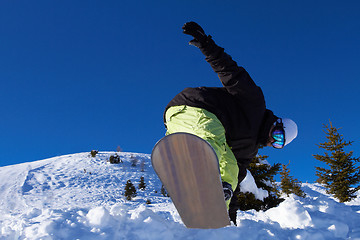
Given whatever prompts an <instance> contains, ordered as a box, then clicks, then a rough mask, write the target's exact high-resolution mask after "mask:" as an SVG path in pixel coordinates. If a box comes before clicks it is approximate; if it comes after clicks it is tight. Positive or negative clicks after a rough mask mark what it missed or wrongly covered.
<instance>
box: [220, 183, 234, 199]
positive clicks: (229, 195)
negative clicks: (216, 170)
mask: <svg viewBox="0 0 360 240" xmlns="http://www.w3.org/2000/svg"><path fill="white" fill-rule="evenodd" d="M222 186H223V190H224V198H225V201H227V200H230V199H231V198H232V196H233V194H234V192H233V190H232V188H231V184H230V183H227V182H222Z"/></svg>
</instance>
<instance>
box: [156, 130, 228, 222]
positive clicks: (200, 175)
mask: <svg viewBox="0 0 360 240" xmlns="http://www.w3.org/2000/svg"><path fill="white" fill-rule="evenodd" d="M151 162H152V165H153V167H154V170H155V172H156V173H157V175H158V176H159V178H160V180H161V182H162V183H163V185H164V187H165V188H166V190H167V192H168V194H169V196H170V198H171V199H172V201H173V203H174V205H175V207H176V209H177V211H178V212H179V215H180V217H181V219H182V221H183V222H184V224H185V225H186V227H188V228H202V229H209V228H221V227H225V226H228V225H230V221H229V217H228V214H227V208H226V204H225V201H224V193H223V190H222V184H221V179H220V172H219V164H218V159H217V156H216V153H215V151H214V149H213V148H212V147H211V145H210V144H209V143H208V142H206V141H205V140H203V139H201V138H199V137H197V136H195V135H192V134H189V133H175V134H171V135H168V136H165V137H164V138H162V139H161V140H160V141H159V142H158V143H157V144H156V145H155V147H154V149H153V151H152V154H151Z"/></svg>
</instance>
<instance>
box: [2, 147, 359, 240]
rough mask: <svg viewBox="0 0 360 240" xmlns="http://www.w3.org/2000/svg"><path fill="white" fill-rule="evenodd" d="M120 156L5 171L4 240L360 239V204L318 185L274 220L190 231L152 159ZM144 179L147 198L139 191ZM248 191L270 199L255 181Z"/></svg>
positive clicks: (289, 201) (243, 219)
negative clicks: (127, 190)
mask: <svg viewBox="0 0 360 240" xmlns="http://www.w3.org/2000/svg"><path fill="white" fill-rule="evenodd" d="M112 154H115V153H114V152H100V153H98V155H97V156H96V157H95V158H92V157H90V154H89V153H78V154H71V155H65V156H59V157H54V158H50V159H45V160H41V161H36V162H30V163H23V164H18V165H11V166H6V167H1V168H0V239H6V240H7V239H134V240H136V239H217V240H218V239H226V240H231V239H311V240H313V239H315V240H320V239H324V240H325V239H326V240H327V239H360V224H359V222H360V215H359V214H360V197H358V198H357V199H355V200H353V201H352V202H350V203H346V204H344V203H339V202H338V201H337V200H336V199H334V198H332V197H331V196H329V195H328V194H326V191H325V189H324V188H323V187H322V186H321V185H318V184H311V183H304V184H302V189H303V191H305V193H306V195H307V196H306V197H305V198H300V197H297V196H295V195H290V196H289V197H286V200H285V201H284V202H282V203H281V204H280V205H279V206H278V207H276V208H272V209H270V210H268V211H266V212H262V211H260V212H256V211H254V210H250V211H245V212H241V211H239V212H238V218H237V223H238V226H229V227H225V228H222V229H209V230H201V229H187V228H186V227H185V226H184V225H183V223H182V221H181V218H180V216H179V215H178V213H177V211H176V209H175V207H174V205H173V204H172V202H171V199H170V198H168V197H164V196H162V195H161V193H160V189H161V182H160V181H159V179H158V177H157V176H156V174H155V173H154V170H153V169H152V167H151V164H150V156H149V155H148V154H138V153H119V155H120V157H121V159H122V160H123V163H120V164H110V163H109V162H107V161H106V160H107V159H109V156H110V155H112ZM134 157H135V158H137V159H138V160H139V162H138V164H137V166H136V167H133V166H131V165H132V159H133V158H134ZM141 163H142V164H141ZM142 176H143V177H144V179H145V183H146V189H145V190H144V191H141V190H139V189H138V188H137V185H138V183H139V181H140V177H142ZM127 180H131V181H132V182H133V184H134V185H135V187H136V188H137V194H138V195H137V197H135V198H134V199H133V200H131V201H127V200H126V199H125V197H124V187H125V184H126V181H127ZM243 186H244V187H245V188H248V190H249V191H255V192H256V194H257V197H260V198H261V197H264V196H265V193H264V192H263V190H262V189H257V187H256V186H255V185H254V182H253V179H252V177H251V175H249V176H248V177H247V179H246V181H245V182H243V183H242V187H243ZM147 200H150V201H151V204H146V201H147ZM244 236H245V237H244Z"/></svg>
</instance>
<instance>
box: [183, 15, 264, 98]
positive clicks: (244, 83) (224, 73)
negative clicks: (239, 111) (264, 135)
mask: <svg viewBox="0 0 360 240" xmlns="http://www.w3.org/2000/svg"><path fill="white" fill-rule="evenodd" d="M183 29H184V33H185V34H189V35H191V36H193V37H194V40H192V41H190V44H191V45H194V46H196V47H198V48H199V49H200V50H201V52H202V53H203V54H204V55H205V57H206V58H205V60H206V61H207V62H208V63H210V65H211V67H212V68H213V70H214V71H215V72H216V73H217V74H218V76H219V78H220V81H221V82H222V84H223V86H224V87H225V88H226V89H227V90H228V91H229V93H230V94H232V95H234V96H238V97H241V98H242V99H251V100H254V99H259V100H260V101H263V100H262V99H263V98H264V97H263V94H262V91H261V89H260V88H259V87H258V86H257V85H256V84H255V83H254V81H253V80H252V79H251V77H250V75H249V74H248V73H247V71H246V70H245V69H244V68H243V67H239V66H238V65H237V63H236V62H235V61H234V60H233V59H232V58H231V57H230V55H228V54H227V53H225V52H224V49H223V48H221V47H219V46H218V45H216V44H215V42H214V41H213V40H212V38H211V36H210V35H209V36H208V35H206V34H205V32H204V30H203V29H202V28H201V27H200V26H199V25H198V24H196V23H194V22H189V23H186V24H185V25H184V26H183Z"/></svg>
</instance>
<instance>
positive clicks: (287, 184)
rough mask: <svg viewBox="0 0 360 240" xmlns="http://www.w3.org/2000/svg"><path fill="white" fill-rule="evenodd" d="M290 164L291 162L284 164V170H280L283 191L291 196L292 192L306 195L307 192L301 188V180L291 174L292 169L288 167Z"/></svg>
mask: <svg viewBox="0 0 360 240" xmlns="http://www.w3.org/2000/svg"><path fill="white" fill-rule="evenodd" d="M289 165H290V162H289V164H288V165H284V164H282V171H281V172H280V178H281V182H280V186H281V189H282V192H283V193H285V194H286V195H287V196H289V195H290V194H291V193H294V194H295V195H297V196H299V197H305V196H306V194H305V193H304V191H303V190H301V182H299V181H298V180H297V179H296V178H293V177H292V176H290V169H289V168H288V166H289Z"/></svg>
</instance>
